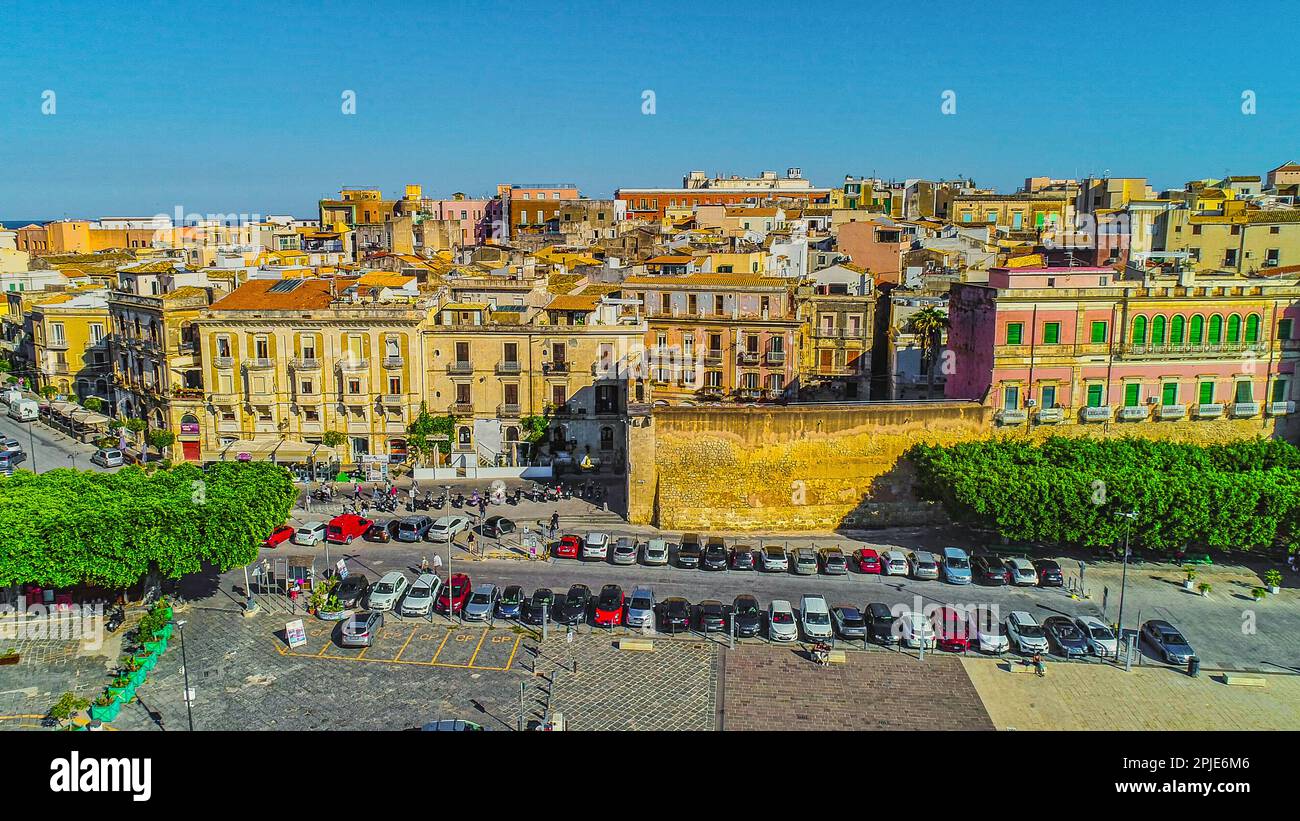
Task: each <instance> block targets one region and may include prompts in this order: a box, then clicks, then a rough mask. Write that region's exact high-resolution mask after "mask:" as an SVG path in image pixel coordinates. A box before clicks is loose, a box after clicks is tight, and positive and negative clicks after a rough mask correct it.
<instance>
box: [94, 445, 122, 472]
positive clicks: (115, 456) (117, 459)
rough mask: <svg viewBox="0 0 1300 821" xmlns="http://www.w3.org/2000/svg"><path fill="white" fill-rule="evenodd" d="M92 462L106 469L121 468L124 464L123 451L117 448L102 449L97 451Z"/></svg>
mask: <svg viewBox="0 0 1300 821" xmlns="http://www.w3.org/2000/svg"><path fill="white" fill-rule="evenodd" d="M90 461H92V462H94V463H95V464H97V465H99V466H100V467H106V468H120V467H121V466H122V464H123V461H124V460H123V458H122V451H120V450H118V449H117V448H100V449H99V450H97V451H95V452H94V453H93V454H92V455H91V457H90Z"/></svg>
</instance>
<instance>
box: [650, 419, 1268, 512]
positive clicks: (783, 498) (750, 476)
mask: <svg viewBox="0 0 1300 821" xmlns="http://www.w3.org/2000/svg"><path fill="white" fill-rule="evenodd" d="M991 417H992V412H991V410H990V409H989V408H985V407H983V406H981V405H979V404H978V403H975V402H963V401H945V402H922V403H881V404H858V405H810V406H785V407H771V408H741V407H735V408H732V407H709V408H700V407H688V408H679V407H673V408H656V409H655V414H654V422H653V425H652V426H651V427H650V428H649V429H646V428H642V429H640V430H638V431H636V432H635V433H634V438H633V442H632V443H631V448H630V452H631V453H632V454H633V465H632V471H631V473H630V475H629V479H628V490H629V518H630V519H631V520H632V521H633V522H637V523H647V522H653V523H655V524H657V525H659V526H660V527H663V528H666V529H671V530H724V531H747V530H765V531H769V532H793V531H801V530H833V529H837V528H841V527H847V528H860V527H887V526H897V525H905V524H925V523H931V522H936V521H942V518H943V517H942V511H941V510H940V509H938V508H937V507H935V506H933V505H931V504H929V503H925V502H921V501H919V500H917V499H916V498H915V497H914V495H913V493H912V485H913V473H912V467H911V465H909V464H908V463H906V461H905V460H901V459H900V458H899V457H900V456H901V455H902V454H903V453H904V452H905V451H906V450H907V449H908V448H910V447H911V446H912V445H914V444H917V443H918V442H926V443H931V444H952V443H956V442H963V441H971V440H976V439H985V438H989V437H991V436H997V435H1011V436H1022V437H1029V438H1031V439H1042V438H1045V437H1047V436H1051V435H1054V434H1056V435H1070V436H1123V435H1137V436H1146V437H1150V438H1153V439H1172V440H1179V441H1188V442H1196V443H1201V444H1209V443H1211V442H1225V441H1231V440H1234V439H1243V438H1250V437H1254V436H1260V435H1263V436H1272V435H1287V436H1288V438H1293V436H1291V435H1290V434H1291V433H1292V432H1291V431H1289V430H1282V429H1281V428H1282V425H1280V424H1279V425H1277V426H1276V428H1275V424H1274V421H1273V420H1271V419H1267V420H1261V419H1253V420H1228V419H1224V420H1216V421H1187V422H1179V423H1157V422H1146V423H1138V424H1128V425H1121V424H1111V425H1107V426H1102V425H1078V424H1067V425H1058V426H1044V427H1037V428H1030V429H1024V428H1021V429H1018V430H1016V431H1015V432H1012V433H1009V434H1008V433H1006V432H1004V431H999V430H998V429H997V428H995V427H994V426H993V425H992V422H991ZM1288 424H1291V423H1289V422H1288Z"/></svg>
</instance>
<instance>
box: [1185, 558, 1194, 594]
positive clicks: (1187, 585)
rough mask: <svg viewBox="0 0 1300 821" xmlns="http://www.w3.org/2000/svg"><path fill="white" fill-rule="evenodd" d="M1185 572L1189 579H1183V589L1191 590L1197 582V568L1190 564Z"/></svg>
mask: <svg viewBox="0 0 1300 821" xmlns="http://www.w3.org/2000/svg"><path fill="white" fill-rule="evenodd" d="M1183 572H1184V573H1186V574H1187V578H1185V579H1183V589H1184V590H1191V589H1192V584H1193V583H1194V582H1195V581H1196V568H1195V567H1193V566H1191V565H1190V564H1189V565H1187V566H1186V567H1184V568H1183Z"/></svg>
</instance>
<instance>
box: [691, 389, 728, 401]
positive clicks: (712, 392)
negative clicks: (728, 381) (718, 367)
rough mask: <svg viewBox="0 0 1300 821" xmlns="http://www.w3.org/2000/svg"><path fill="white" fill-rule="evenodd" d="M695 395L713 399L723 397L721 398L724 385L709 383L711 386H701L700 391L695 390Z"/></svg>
mask: <svg viewBox="0 0 1300 821" xmlns="http://www.w3.org/2000/svg"><path fill="white" fill-rule="evenodd" d="M695 395H696V396H698V397H699V398H700V399H711V400H717V399H721V398H722V386H721V385H709V386H706V387H703V388H700V389H699V390H698V391H696V392H695Z"/></svg>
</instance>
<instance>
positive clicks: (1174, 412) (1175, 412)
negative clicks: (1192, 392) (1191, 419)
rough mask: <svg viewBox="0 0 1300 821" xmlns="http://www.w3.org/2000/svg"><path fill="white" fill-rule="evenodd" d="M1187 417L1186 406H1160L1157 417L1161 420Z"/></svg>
mask: <svg viewBox="0 0 1300 821" xmlns="http://www.w3.org/2000/svg"><path fill="white" fill-rule="evenodd" d="M1186 415H1187V406H1186V405H1160V406H1158V408H1157V410H1156V416H1158V417H1159V418H1161V419H1182V418H1183V417H1184V416H1186Z"/></svg>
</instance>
